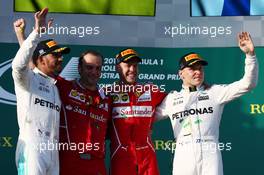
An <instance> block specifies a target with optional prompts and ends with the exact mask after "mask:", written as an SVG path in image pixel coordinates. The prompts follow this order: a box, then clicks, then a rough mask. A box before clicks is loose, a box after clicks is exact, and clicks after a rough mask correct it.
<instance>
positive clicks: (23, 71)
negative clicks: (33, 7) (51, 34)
mask: <svg viewBox="0 0 264 175" xmlns="http://www.w3.org/2000/svg"><path fill="white" fill-rule="evenodd" d="M47 12H48V9H43V10H42V11H40V12H37V13H35V29H34V30H33V32H32V33H31V34H30V35H29V37H28V38H27V39H26V40H25V41H24V42H23V44H22V46H21V47H20V49H19V51H18V52H17V54H16V56H15V58H14V60H13V62H12V76H13V79H14V83H15V92H16V96H17V116H18V125H19V138H18V143H17V150H16V165H17V170H18V175H58V174H59V159H58V150H57V146H58V145H57V143H58V140H59V138H58V137H59V123H60V109H61V101H60V97H59V93H58V89H57V87H56V86H55V82H56V80H55V79H54V78H55V76H56V72H59V71H60V70H61V68H62V67H61V64H62V54H64V53H68V52H69V48H66V47H60V46H58V45H57V44H56V42H55V41H54V40H45V41H41V42H39V39H40V36H39V33H40V32H41V31H40V30H41V28H42V27H45V23H46V22H45V17H46V14H47ZM31 58H33V62H34V64H35V66H36V67H35V68H34V70H31V69H30V68H29V66H28V63H29V61H30V59H31Z"/></svg>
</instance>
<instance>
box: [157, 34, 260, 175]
mask: <svg viewBox="0 0 264 175" xmlns="http://www.w3.org/2000/svg"><path fill="white" fill-rule="evenodd" d="M238 42H239V47H240V49H241V50H242V51H243V52H244V53H245V54H246V59H245V73H244V76H243V78H242V79H241V80H239V81H236V82H234V83H231V84H227V85H211V86H209V85H206V84H205V83H204V70H203V66H205V65H207V62H206V61H205V60H203V59H202V58H201V57H200V56H199V55H198V54H196V53H189V54H187V55H185V56H183V57H182V58H181V60H180V65H179V66H180V70H179V75H180V77H181V79H182V81H183V85H182V90H181V91H179V92H177V91H172V92H171V93H169V94H168V95H167V97H166V98H165V99H164V100H163V102H162V103H161V105H160V106H159V107H158V108H157V111H156V120H160V119H164V118H166V117H169V118H170V120H171V124H172V128H173V131H174V137H175V139H176V148H175V155H174V160H173V175H222V174H223V166H222V157H221V152H220V150H218V149H213V148H215V147H213V146H214V145H218V137H219V125H220V119H221V115H222V112H223V108H224V105H225V104H226V103H228V102H230V101H231V100H234V99H236V98H238V97H240V96H242V95H244V94H245V93H247V92H248V91H250V90H251V89H252V88H254V87H255V86H256V84H257V79H258V62H257V59H256V56H255V52H254V45H253V42H252V40H251V37H250V35H249V34H248V33H247V32H242V33H241V34H239V36H238ZM216 147H217V146H216Z"/></svg>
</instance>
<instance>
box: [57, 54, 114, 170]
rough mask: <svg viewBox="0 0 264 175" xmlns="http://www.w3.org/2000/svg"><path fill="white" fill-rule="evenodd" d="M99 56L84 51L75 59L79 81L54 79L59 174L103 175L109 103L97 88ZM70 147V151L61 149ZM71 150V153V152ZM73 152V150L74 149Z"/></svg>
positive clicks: (100, 65)
mask: <svg viewBox="0 0 264 175" xmlns="http://www.w3.org/2000/svg"><path fill="white" fill-rule="evenodd" d="M101 67H102V56H101V55H100V54H99V53H98V52H95V51H86V52H84V53H83V54H82V55H81V56H80V58H79V65H78V70H79V73H80V77H81V78H80V79H77V80H75V81H72V82H71V81H66V80H64V79H62V78H58V88H59V91H60V96H61V100H62V104H63V106H62V109H63V115H62V116H61V128H60V143H61V144H64V147H63V146H61V145H60V152H59V153H60V165H61V166H60V174H61V175H75V174H78V175H99V174H100V175H106V174H107V173H106V168H105V162H104V158H105V137H106V131H107V127H108V123H109V121H110V120H109V119H110V117H111V106H110V99H109V98H108V97H107V96H105V94H104V91H103V90H102V89H100V90H99V89H98V88H97V82H98V80H99V78H100V75H101ZM67 145H70V147H69V148H70V149H69V148H66V149H65V150H63V148H65V146H67ZM72 148H73V149H72ZM75 148H77V149H75Z"/></svg>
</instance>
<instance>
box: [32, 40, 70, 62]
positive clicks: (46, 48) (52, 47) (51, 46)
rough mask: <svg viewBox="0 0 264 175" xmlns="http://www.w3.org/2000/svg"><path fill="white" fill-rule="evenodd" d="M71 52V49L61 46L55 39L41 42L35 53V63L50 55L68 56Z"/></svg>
mask: <svg viewBox="0 0 264 175" xmlns="http://www.w3.org/2000/svg"><path fill="white" fill-rule="evenodd" d="M69 52H70V48H68V47H61V46H59V45H58V44H57V43H56V41H54V40H53V39H48V40H44V41H40V42H39V43H38V45H37V47H36V49H35V51H34V53H33V61H34V60H37V59H38V57H40V56H44V55H47V54H50V53H61V54H67V53H69Z"/></svg>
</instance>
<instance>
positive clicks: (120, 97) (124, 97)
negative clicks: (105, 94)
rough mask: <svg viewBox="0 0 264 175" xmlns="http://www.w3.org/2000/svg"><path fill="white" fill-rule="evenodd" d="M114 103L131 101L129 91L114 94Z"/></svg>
mask: <svg viewBox="0 0 264 175" xmlns="http://www.w3.org/2000/svg"><path fill="white" fill-rule="evenodd" d="M111 96H112V99H113V103H129V101H130V99H129V95H128V93H120V94H116V93H114V94H112V95H111Z"/></svg>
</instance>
